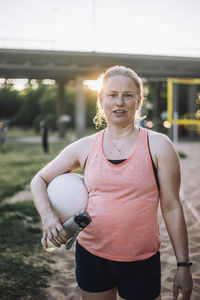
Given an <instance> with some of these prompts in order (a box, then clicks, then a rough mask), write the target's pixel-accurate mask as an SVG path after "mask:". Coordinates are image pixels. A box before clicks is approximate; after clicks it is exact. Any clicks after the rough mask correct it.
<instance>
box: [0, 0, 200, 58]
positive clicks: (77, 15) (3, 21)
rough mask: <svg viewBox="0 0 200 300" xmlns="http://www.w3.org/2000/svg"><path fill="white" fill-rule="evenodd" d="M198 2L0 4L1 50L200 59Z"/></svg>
mask: <svg viewBox="0 0 200 300" xmlns="http://www.w3.org/2000/svg"><path fill="white" fill-rule="evenodd" d="M199 13H200V0H16V1H15V0H0V48H22V49H48V50H66V51H96V52H112V53H130V54H155V55H175V56H196V57H200V33H199Z"/></svg>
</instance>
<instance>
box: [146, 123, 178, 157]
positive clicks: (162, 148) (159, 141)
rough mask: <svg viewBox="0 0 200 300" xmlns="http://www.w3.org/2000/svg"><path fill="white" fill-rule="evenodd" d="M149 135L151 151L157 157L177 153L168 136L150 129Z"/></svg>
mask: <svg viewBox="0 0 200 300" xmlns="http://www.w3.org/2000/svg"><path fill="white" fill-rule="evenodd" d="M147 133H148V137H149V143H150V146H151V149H152V150H153V151H154V152H156V154H157V155H158V154H165V153H167V152H168V151H170V150H173V151H175V147H174V145H173V143H172V141H171V140H170V138H169V137H168V136H167V135H165V134H163V133H159V132H156V131H153V130H149V129H147Z"/></svg>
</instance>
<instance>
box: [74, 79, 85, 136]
mask: <svg viewBox="0 0 200 300" xmlns="http://www.w3.org/2000/svg"><path fill="white" fill-rule="evenodd" d="M82 82H83V79H82V78H81V77H78V78H77V79H76V135H77V138H82V137H84V136H85V134H86V100H85V93H84V87H83V83H82Z"/></svg>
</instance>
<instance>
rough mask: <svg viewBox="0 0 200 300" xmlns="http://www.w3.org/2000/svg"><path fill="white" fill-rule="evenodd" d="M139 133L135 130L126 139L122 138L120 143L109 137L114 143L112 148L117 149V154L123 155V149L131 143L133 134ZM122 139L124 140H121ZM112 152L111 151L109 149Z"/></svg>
mask: <svg viewBox="0 0 200 300" xmlns="http://www.w3.org/2000/svg"><path fill="white" fill-rule="evenodd" d="M136 133H137V131H136V132H134V133H132V134H131V135H130V136H128V137H127V138H125V139H121V140H120V143H119V144H117V143H116V142H114V141H113V140H112V139H111V138H110V139H109V140H110V142H111V144H112V148H113V150H115V153H116V154H117V156H122V153H123V150H124V148H125V146H126V145H128V144H129V143H130V140H132V139H133V136H134V135H135V134H136ZM121 141H122V142H121ZM109 152H110V151H109Z"/></svg>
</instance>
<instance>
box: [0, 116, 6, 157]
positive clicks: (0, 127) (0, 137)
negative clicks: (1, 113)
mask: <svg viewBox="0 0 200 300" xmlns="http://www.w3.org/2000/svg"><path fill="white" fill-rule="evenodd" d="M0 144H1V150H2V153H5V152H6V126H5V123H4V122H0Z"/></svg>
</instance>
